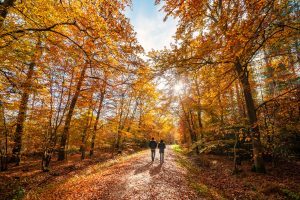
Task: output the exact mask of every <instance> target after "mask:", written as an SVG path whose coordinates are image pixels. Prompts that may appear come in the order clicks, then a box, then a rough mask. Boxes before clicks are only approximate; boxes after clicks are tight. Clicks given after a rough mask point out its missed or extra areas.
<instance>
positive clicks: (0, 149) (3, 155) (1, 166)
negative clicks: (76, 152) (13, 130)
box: [0, 99, 8, 171]
mask: <svg viewBox="0 0 300 200" xmlns="http://www.w3.org/2000/svg"><path fill="white" fill-rule="evenodd" d="M0 120H1V121H0V134H1V136H2V137H1V138H3V141H0V145H1V146H0V171H5V170H7V147H8V130H7V127H6V122H5V117H4V106H3V102H2V101H1V99H0Z"/></svg>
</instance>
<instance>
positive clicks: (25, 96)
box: [12, 62, 35, 165]
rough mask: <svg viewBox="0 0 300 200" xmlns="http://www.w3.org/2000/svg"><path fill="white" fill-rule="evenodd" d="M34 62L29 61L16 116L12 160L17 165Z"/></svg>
mask: <svg viewBox="0 0 300 200" xmlns="http://www.w3.org/2000/svg"><path fill="white" fill-rule="evenodd" d="M34 66H35V63H33V62H31V63H30V64H29V68H28V71H27V78H26V81H25V83H24V85H23V93H22V97H21V101H20V106H19V113H18V117H17V125H16V132H15V136H14V146H13V150H12V154H13V161H14V162H16V164H17V165H19V163H20V153H21V148H22V135H23V130H24V122H25V119H26V111H27V106H28V99H29V95H30V92H31V85H32V84H31V82H32V76H33V72H34Z"/></svg>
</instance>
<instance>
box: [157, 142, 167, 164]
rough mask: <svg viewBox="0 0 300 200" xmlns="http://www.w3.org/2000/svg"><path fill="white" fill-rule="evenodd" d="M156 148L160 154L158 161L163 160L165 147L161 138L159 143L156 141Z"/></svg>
mask: <svg viewBox="0 0 300 200" xmlns="http://www.w3.org/2000/svg"><path fill="white" fill-rule="evenodd" d="M158 148H159V155H160V162H161V163H162V162H164V153H165V148H166V144H165V143H164V141H163V140H161V141H160V143H158Z"/></svg>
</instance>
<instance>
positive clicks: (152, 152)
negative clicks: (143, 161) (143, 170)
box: [151, 149, 155, 161]
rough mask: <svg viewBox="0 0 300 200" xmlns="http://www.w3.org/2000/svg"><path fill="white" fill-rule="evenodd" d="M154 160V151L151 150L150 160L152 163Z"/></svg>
mask: <svg viewBox="0 0 300 200" xmlns="http://www.w3.org/2000/svg"><path fill="white" fill-rule="evenodd" d="M154 158H155V149H151V159H152V161H154Z"/></svg>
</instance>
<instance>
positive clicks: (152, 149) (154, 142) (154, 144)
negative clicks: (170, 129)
mask: <svg viewBox="0 0 300 200" xmlns="http://www.w3.org/2000/svg"><path fill="white" fill-rule="evenodd" d="M149 147H150V149H151V159H152V162H153V161H154V158H155V149H156V147H157V142H156V141H155V140H154V138H152V140H150V142H149Z"/></svg>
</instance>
